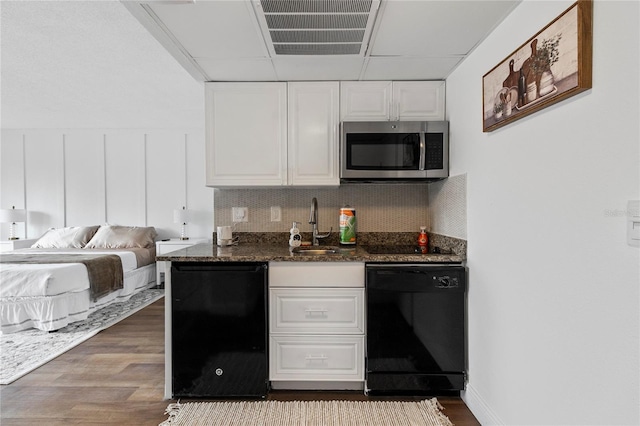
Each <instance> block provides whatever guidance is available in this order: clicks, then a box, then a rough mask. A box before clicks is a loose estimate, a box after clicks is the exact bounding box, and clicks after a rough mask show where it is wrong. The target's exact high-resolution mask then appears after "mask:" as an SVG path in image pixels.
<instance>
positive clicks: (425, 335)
mask: <svg viewBox="0 0 640 426" xmlns="http://www.w3.org/2000/svg"><path fill="white" fill-rule="evenodd" d="M366 290H367V293H366V295H367V296H366V297H367V302H366V306H367V343H366V351H367V354H366V377H365V379H366V389H367V393H370V394H376V393H378V394H398V395H403V394H413V395H420V394H434V395H437V394H441V395H450V394H459V391H460V390H463V389H464V385H465V376H466V349H465V348H466V341H465V323H466V321H465V317H466V316H465V311H466V309H465V306H466V268H465V267H463V266H461V265H455V264H437V265H433V264H367V267H366Z"/></svg>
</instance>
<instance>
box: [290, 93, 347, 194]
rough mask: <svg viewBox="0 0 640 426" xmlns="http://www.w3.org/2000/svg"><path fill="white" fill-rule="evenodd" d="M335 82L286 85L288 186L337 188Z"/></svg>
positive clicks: (337, 119)
mask: <svg viewBox="0 0 640 426" xmlns="http://www.w3.org/2000/svg"><path fill="white" fill-rule="evenodd" d="M339 91H340V87H339V83H338V82H312V83H303V82H300V83H289V85H288V92H289V93H288V98H289V102H288V112H289V114H288V122H289V133H288V153H289V155H288V166H289V170H288V171H287V175H288V183H289V185H313V186H323V185H329V186H338V185H340V176H339V174H338V173H339V172H338V164H339V163H338V122H339V115H338V108H339V100H338V99H339V98H338V96H339Z"/></svg>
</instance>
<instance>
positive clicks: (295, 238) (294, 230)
mask: <svg viewBox="0 0 640 426" xmlns="http://www.w3.org/2000/svg"><path fill="white" fill-rule="evenodd" d="M301 244H302V236H301V235H300V230H299V229H298V222H293V226H292V227H291V229H290V230H289V247H299V246H300V245H301Z"/></svg>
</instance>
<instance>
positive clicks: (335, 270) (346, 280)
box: [269, 262, 364, 288]
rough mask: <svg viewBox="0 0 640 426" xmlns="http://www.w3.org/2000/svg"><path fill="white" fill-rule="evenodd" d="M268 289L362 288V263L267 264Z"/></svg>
mask: <svg viewBox="0 0 640 426" xmlns="http://www.w3.org/2000/svg"><path fill="white" fill-rule="evenodd" d="M269 287H306V288H310V287H320V288H326V287H334V288H337V287H342V288H349V287H352V288H353V287H360V288H364V263H361V262H269Z"/></svg>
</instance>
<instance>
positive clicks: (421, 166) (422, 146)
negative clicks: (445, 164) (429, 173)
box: [418, 132, 427, 170]
mask: <svg viewBox="0 0 640 426" xmlns="http://www.w3.org/2000/svg"><path fill="white" fill-rule="evenodd" d="M426 164H427V144H426V143H425V137H424V132H420V163H419V164H418V167H419V170H425V169H426Z"/></svg>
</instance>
